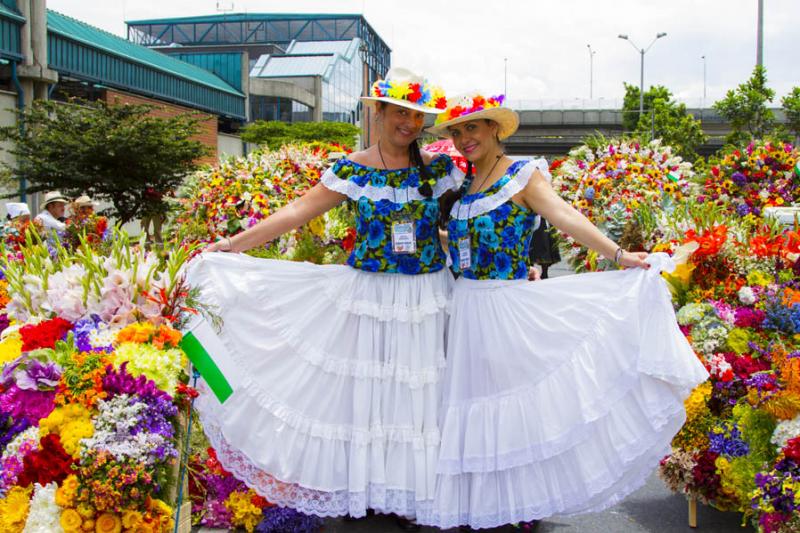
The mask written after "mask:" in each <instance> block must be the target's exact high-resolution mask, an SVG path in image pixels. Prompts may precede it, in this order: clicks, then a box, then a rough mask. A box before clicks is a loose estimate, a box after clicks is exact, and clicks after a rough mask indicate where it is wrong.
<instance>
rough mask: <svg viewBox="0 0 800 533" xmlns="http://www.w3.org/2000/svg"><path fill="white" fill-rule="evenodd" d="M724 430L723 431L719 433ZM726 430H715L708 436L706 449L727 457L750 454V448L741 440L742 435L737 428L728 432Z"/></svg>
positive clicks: (732, 428) (734, 427)
mask: <svg viewBox="0 0 800 533" xmlns="http://www.w3.org/2000/svg"><path fill="white" fill-rule="evenodd" d="M722 429H725V431H724V432H723V431H721V430H722ZM727 429H728V428H715V429H713V430H712V431H711V432H709V434H708V440H709V444H710V445H709V447H708V449H709V450H710V451H712V452H714V453H718V454H720V455H727V456H729V457H741V456H743V455H747V454H748V453H749V452H750V447H749V446H748V445H747V443H746V442H745V441H744V440H742V435H741V433H740V432H739V428H737V427H736V426H733V427H731V428H730V431H727Z"/></svg>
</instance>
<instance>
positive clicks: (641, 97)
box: [618, 32, 667, 118]
mask: <svg viewBox="0 0 800 533" xmlns="http://www.w3.org/2000/svg"><path fill="white" fill-rule="evenodd" d="M666 36H667V34H666V33H664V32H661V33H657V34H656V38H655V39H653V42H651V43H650V44H649V45H647V48H639V47H638V46H636V45H635V44H634V42H633V41H632V40H631V39H630V38H629V37H628V36H627V35H625V34H624V33H621V34H619V35H618V37H619V38H620V39H623V40H625V41H628V42H629V43H631V46H633V49H634V50H636V51H637V52H639V54H640V56H641V66H640V68H639V118H641V116H642V114H643V113H644V55H645V54H646V53H647V51H648V50H650V47H651V46H653V43H655V42H656V41H657V40H659V39H661V38H662V37H666Z"/></svg>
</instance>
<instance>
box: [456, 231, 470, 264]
mask: <svg viewBox="0 0 800 533" xmlns="http://www.w3.org/2000/svg"><path fill="white" fill-rule="evenodd" d="M471 266H472V250H471V249H470V242H469V237H461V238H460V239H458V269H459V270H468V269H469V268H470V267H471Z"/></svg>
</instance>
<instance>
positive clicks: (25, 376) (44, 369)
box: [14, 359, 61, 391]
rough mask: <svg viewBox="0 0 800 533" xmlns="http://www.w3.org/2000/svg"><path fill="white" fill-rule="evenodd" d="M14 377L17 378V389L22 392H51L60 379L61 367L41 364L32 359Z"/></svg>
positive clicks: (52, 364) (53, 364)
mask: <svg viewBox="0 0 800 533" xmlns="http://www.w3.org/2000/svg"><path fill="white" fill-rule="evenodd" d="M14 377H16V378H17V387H19V388H20V389H23V390H42V391H46V390H53V389H55V386H56V385H58V380H60V379H61V367H60V366H58V365H57V364H55V363H42V362H41V361H39V360H38V359H32V360H31V362H30V363H28V366H27V368H26V369H25V370H24V371H23V370H18V371H17V372H16V373H15V374H14Z"/></svg>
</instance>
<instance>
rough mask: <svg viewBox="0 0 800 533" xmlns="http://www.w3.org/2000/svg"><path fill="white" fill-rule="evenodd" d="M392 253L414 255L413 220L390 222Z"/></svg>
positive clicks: (414, 234)
mask: <svg viewBox="0 0 800 533" xmlns="http://www.w3.org/2000/svg"><path fill="white" fill-rule="evenodd" d="M392 251H393V252H394V253H396V254H413V253H416V251H417V235H416V228H415V227H414V221H413V220H395V221H394V222H392Z"/></svg>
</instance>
